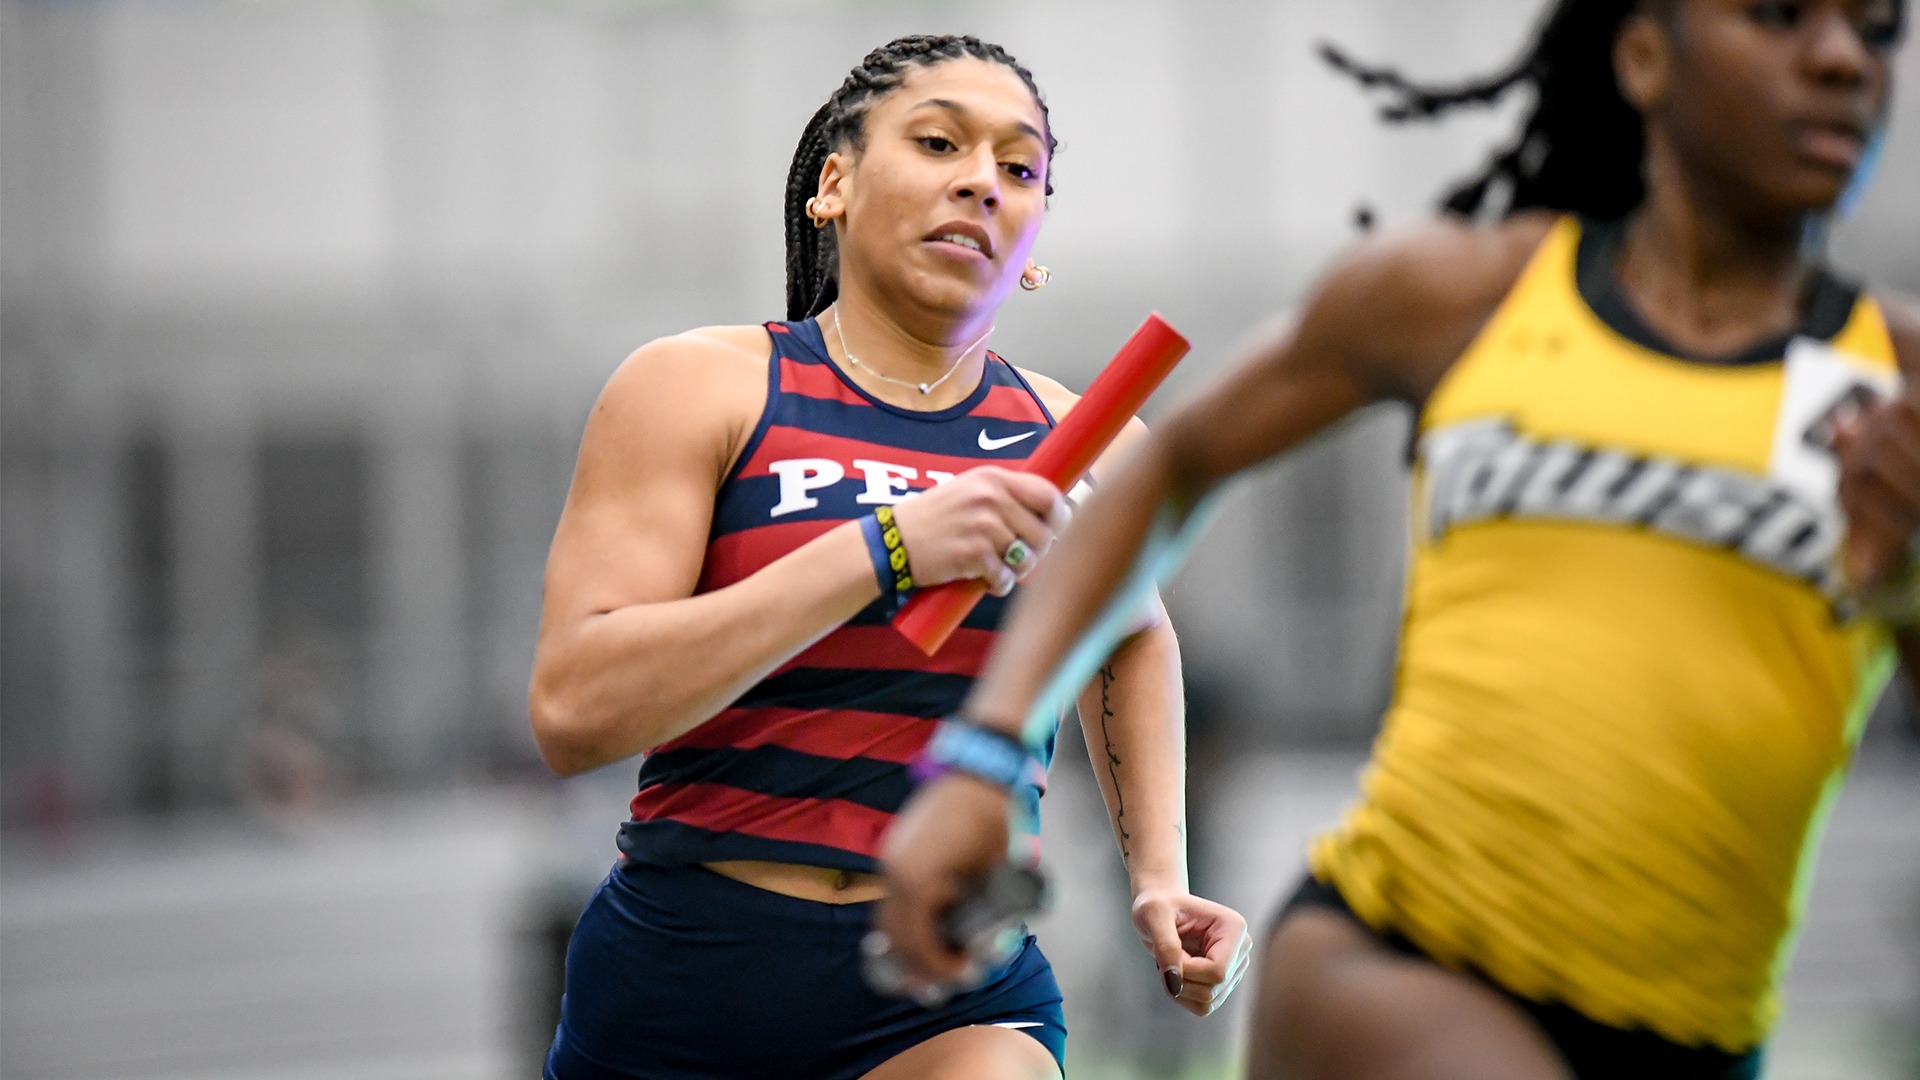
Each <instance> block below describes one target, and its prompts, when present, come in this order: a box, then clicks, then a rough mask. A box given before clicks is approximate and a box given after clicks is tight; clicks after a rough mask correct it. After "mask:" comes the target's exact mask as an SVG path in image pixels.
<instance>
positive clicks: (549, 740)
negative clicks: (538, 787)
mask: <svg viewBox="0 0 1920 1080" xmlns="http://www.w3.org/2000/svg"><path fill="white" fill-rule="evenodd" d="M527 718H528V720H529V721H530V722H531V723H532V725H533V742H534V745H535V746H536V747H537V748H538V749H539V751H540V758H541V760H543V761H545V762H546V763H547V767H548V768H549V769H552V770H553V771H554V772H555V773H558V774H559V775H561V776H578V775H579V774H581V773H584V772H590V771H592V770H594V769H597V768H599V767H600V766H602V765H607V764H610V763H612V762H614V761H618V760H619V759H620V758H622V757H624V756H626V755H624V754H621V753H619V752H617V751H615V750H613V749H611V748H610V745H609V744H610V742H611V738H610V736H611V734H612V733H611V732H610V730H609V728H608V725H607V724H606V723H605V722H604V720H603V719H602V718H601V717H599V716H597V715H596V712H595V710H594V709H592V708H591V707H590V705H589V704H588V703H587V702H586V701H585V700H583V695H581V694H579V693H577V692H571V691H570V690H569V689H568V688H567V687H565V686H562V685H557V683H556V680H553V679H543V678H541V676H540V673H539V672H537V671H536V672H535V674H534V679H533V683H532V685H531V687H529V689H528V692H527Z"/></svg>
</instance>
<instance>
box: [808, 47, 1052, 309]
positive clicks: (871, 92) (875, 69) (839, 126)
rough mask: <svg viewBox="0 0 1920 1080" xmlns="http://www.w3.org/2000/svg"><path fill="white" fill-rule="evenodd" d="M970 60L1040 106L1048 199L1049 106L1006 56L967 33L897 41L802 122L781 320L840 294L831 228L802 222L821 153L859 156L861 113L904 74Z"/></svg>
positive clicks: (869, 60) (816, 185) (862, 137)
mask: <svg viewBox="0 0 1920 1080" xmlns="http://www.w3.org/2000/svg"><path fill="white" fill-rule="evenodd" d="M963 56H970V57H973V58H974V59H976V60H985V61H987V62H988V63H993V64H1000V65H1003V66H1005V67H1006V68H1007V69H1008V70H1010V71H1012V72H1013V73H1014V74H1015V75H1018V76H1020V81H1021V82H1023V83H1025V84H1026V85H1027V89H1028V90H1031V91H1032V92H1033V100H1034V103H1035V104H1036V105H1038V106H1040V117H1041V126H1042V127H1043V128H1044V129H1045V130H1046V133H1047V160H1048V163H1049V164H1048V167H1047V180H1046V193H1047V194H1048V195H1051V194H1053V167H1052V164H1051V163H1052V160H1053V152H1054V150H1055V148H1056V145H1057V144H1056V143H1055V141H1054V138H1053V125H1052V123H1051V122H1050V119H1051V118H1050V117H1049V116H1048V115H1047V102H1046V99H1045V98H1044V97H1042V96H1041V95H1040V87H1039V86H1038V85H1036V84H1035V83H1034V81H1033V73H1032V72H1030V71H1028V70H1027V69H1026V68H1023V67H1021V66H1020V63H1019V61H1017V60H1015V59H1014V58H1013V57H1012V56H1011V55H1009V54H1008V52H1007V50H1005V49H1003V48H1001V47H1000V46H998V45H994V44H991V43H988V42H985V41H981V40H980V39H979V38H976V37H973V36H971V35H966V34H938V35H931V34H915V35H912V36H909V37H902V38H895V39H894V40H892V41H889V42H887V43H886V44H885V45H882V46H880V47H879V48H877V49H875V50H873V51H872V52H870V53H868V54H867V55H866V58H865V59H863V60H861V61H860V65H859V66H858V67H856V68H854V69H853V71H852V72H850V73H848V75H847V79H846V81H845V82H843V83H841V84H840V89H838V90H835V91H834V92H833V96H832V97H830V98H828V99H827V103H826V104H825V105H822V106H820V109H819V111H817V112H815V113H814V114H813V119H811V120H809V121H807V127H806V130H805V131H804V132H802V133H801V135H800V145H799V146H798V147H797V148H795V150H794V152H793V164H792V166H790V167H789V168H788V169H787V199H786V224H787V318H788V319H792V320H798V319H811V318H813V317H814V316H815V315H818V314H820V313H821V312H822V311H825V310H826V309H827V305H828V304H831V303H833V301H834V299H835V298H837V297H838V296H839V295H840V273H839V267H840V261H839V252H838V251H837V249H836V247H835V244H834V231H833V229H831V228H825V229H816V228H814V227H813V222H812V221H810V220H809V219H808V218H807V200H809V199H811V198H813V197H814V196H815V195H816V194H818V193H819V183H820V170H821V169H822V168H823V167H825V165H826V162H827V155H828V154H831V153H833V152H834V151H835V150H837V149H839V148H840V147H842V146H850V147H852V148H853V149H855V150H859V149H860V148H861V147H862V146H863V145H864V140H865V137H866V131H865V127H864V125H865V121H866V115H867V110H868V109H870V108H871V107H872V106H873V103H874V102H875V101H877V100H879V99H880V98H883V97H885V96H886V95H887V94H889V93H892V92H893V91H894V90H896V89H898V88H899V86H900V84H901V83H904V82H905V81H906V80H907V75H908V74H910V69H912V68H915V67H931V66H933V65H935V64H938V63H941V62H943V61H947V60H958V59H960V58H961V57H963Z"/></svg>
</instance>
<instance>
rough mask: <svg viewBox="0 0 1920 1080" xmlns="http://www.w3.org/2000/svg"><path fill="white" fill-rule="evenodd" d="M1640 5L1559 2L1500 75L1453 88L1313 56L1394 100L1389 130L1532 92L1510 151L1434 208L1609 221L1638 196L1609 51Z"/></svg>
mask: <svg viewBox="0 0 1920 1080" xmlns="http://www.w3.org/2000/svg"><path fill="white" fill-rule="evenodd" d="M1646 3H1647V0H1559V2H1558V3H1557V4H1555V5H1554V7H1553V10H1552V11H1551V12H1549V13H1548V15H1547V17H1546V19H1545V21H1544V22H1542V23H1541V26H1540V29H1539V31H1538V33H1537V34H1536V35H1535V36H1534V39H1533V42H1532V44H1531V45H1529V46H1528V48H1527V50H1526V52H1525V53H1523V54H1522V55H1521V57H1520V58H1519V60H1517V61H1515V62H1514V63H1513V64H1512V65H1511V66H1509V67H1507V68H1506V69H1505V70H1502V71H1499V72H1497V73H1495V74H1493V75H1490V76H1486V77H1483V78H1479V79H1473V80H1470V81H1467V82H1463V83H1460V84H1458V85H1454V86H1421V85H1418V84H1416V83H1413V82H1410V81H1408V80H1407V79H1406V78H1404V77H1402V76H1401V75H1400V74H1399V73H1398V72H1396V71H1394V70H1392V69H1390V68H1380V67H1369V66H1366V65H1363V64H1360V63H1357V62H1355V61H1354V60H1352V59H1351V58H1349V57H1348V56H1347V55H1346V54H1345V53H1343V52H1341V51H1340V50H1339V49H1338V48H1336V47H1334V46H1332V45H1329V44H1322V45H1321V46H1320V55H1321V57H1322V58H1323V59H1325V60H1326V61H1327V63H1329V64H1331V65H1333V66H1334V68H1336V69H1338V70H1339V71H1341V72H1343V73H1345V74H1347V75H1350V76H1352V77H1353V78H1354V79H1355V80H1356V81H1358V82H1359V83H1360V85H1361V86H1363V87H1366V88H1367V89H1369V90H1381V91H1385V92H1387V93H1389V94H1391V95H1392V100H1391V101H1390V102H1389V103H1388V104H1386V105H1384V106H1382V108H1381V110H1380V117H1381V119H1382V120H1385V121H1386V122H1387V123H1390V124H1400V123H1408V122H1412V121H1420V120H1434V119H1437V118H1439V117H1440V116H1441V115H1443V114H1445V113H1447V112H1450V111H1452V110H1454V109H1457V108H1462V107H1467V106H1482V107H1484V106H1490V105H1492V104H1494V103H1495V102H1498V101H1499V100H1500V99H1501V98H1502V97H1503V96H1505V95H1506V93H1507V92H1508V91H1510V90H1512V89H1513V88H1515V87H1517V86H1522V85H1525V86H1530V87H1532V88H1533V91H1534V102H1533V108H1532V110H1531V111H1529V112H1528V113H1527V116H1526V119H1525V120H1524V121H1523V122H1522V123H1521V125H1520V133H1519V134H1518V135H1517V136H1516V137H1515V138H1514V139H1513V141H1512V142H1511V143H1509V144H1508V145H1506V146H1505V147H1503V148H1501V149H1500V150H1497V151H1495V153H1494V155H1493V159H1492V160H1491V161H1489V162H1488V163H1487V165H1486V167H1485V168H1484V169H1482V170H1481V171H1480V172H1479V173H1478V174H1476V175H1474V176H1472V177H1470V178H1469V179H1467V180H1466V181H1464V182H1462V183H1460V184H1459V185H1457V186H1455V187H1454V188H1453V189H1452V190H1450V191H1448V192H1447V195H1446V198H1445V199H1444V200H1443V201H1442V203H1441V207H1442V209H1444V210H1446V211H1448V212H1450V213H1454V214H1459V215H1461V216H1463V217H1476V216H1478V215H1479V214H1480V213H1481V211H1482V210H1483V209H1486V208H1488V206H1489V205H1490V203H1491V202H1492V201H1493V197H1494V195H1495V192H1496V191H1498V192H1499V195H1500V197H1501V200H1502V201H1501V204H1500V207H1499V209H1500V213H1502V214H1512V213H1515V212H1518V211H1521V210H1527V209H1535V208H1543V209H1551V210H1559V211H1565V212H1571V213H1578V214H1584V215H1587V216H1590V217H1595V218H1612V217H1618V216H1620V215H1622V214H1625V213H1626V212H1627V211H1629V210H1632V209H1633V208H1634V207H1635V206H1638V205H1639V204H1640V200H1641V198H1642V196H1643V195H1644V194H1645V184H1644V182H1643V180H1642V177H1641V171H1640V164H1641V162H1640V159H1641V157H1642V155H1643V153H1644V152H1645V146H1644V143H1645V136H1644V134H1643V132H1642V129H1641V121H1640V115H1639V114H1638V113H1636V112H1635V111H1634V110H1633V107H1632V106H1631V105H1629V104H1627V101H1626V99H1625V98H1623V97H1621V96H1620V89H1619V87H1618V85H1617V84H1616V83H1615V81H1614V74H1613V43H1614V39H1615V38H1617V37H1618V36H1619V34H1620V29H1621V27H1622V26H1623V25H1624V24H1625V23H1626V21H1627V17H1628V16H1630V15H1632V14H1633V13H1634V12H1636V11H1638V10H1641V9H1642V7H1643V5H1644V4H1646Z"/></svg>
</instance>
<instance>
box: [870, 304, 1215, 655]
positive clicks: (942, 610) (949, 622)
mask: <svg viewBox="0 0 1920 1080" xmlns="http://www.w3.org/2000/svg"><path fill="white" fill-rule="evenodd" d="M1188 348H1189V346H1188V344H1187V339H1186V338H1183V337H1181V336H1180V334H1179V332H1178V331H1176V330H1174V328H1173V327H1171V326H1168V325H1167V323H1166V320H1164V319H1162V318H1161V317H1160V315H1159V313H1158V312H1155V313H1153V314H1150V315H1148V316H1147V321H1146V322H1143V323H1141V324H1140V329H1138V330H1135V331H1134V332H1133V336H1132V337H1130V338H1128V339H1127V343H1126V344H1125V345H1122V346H1120V351H1119V352H1118V353H1116V354H1114V357H1113V359H1112V360H1111V361H1109V362H1108V363H1107V366H1106V369H1105V370H1103V371H1101V372H1100V374H1099V375H1098V376H1097V377H1095V378H1094V380H1093V384H1092V385H1090V386H1088V387H1087V392H1086V393H1085V394H1084V395H1082V396H1081V398H1080V402H1079V404H1077V405H1075V406H1074V407H1073V409H1072V411H1070V412H1068V413H1067V415H1066V418H1065V419H1063V420H1061V421H1060V424H1059V426H1057V427H1055V428H1054V429H1053V430H1052V431H1051V432H1049V433H1048V434H1047V437H1046V438H1044V439H1042V440H1041V441H1040V445H1039V446H1037V447H1035V448H1034V450H1033V456H1032V457H1030V458H1028V459H1027V460H1026V461H1025V462H1024V463H1023V464H1021V465H1020V466H1019V471H1021V472H1027V473H1032V474H1034V475H1035V476H1044V477H1046V478H1047V479H1048V480H1049V481H1051V482H1052V483H1053V486H1054V487H1057V488H1059V489H1060V490H1061V491H1068V490H1070V489H1071V488H1072V487H1073V485H1075V484H1077V483H1079V482H1080V477H1081V476H1083V475H1085V474H1086V471H1087V469H1088V468H1089V467H1090V466H1091V465H1092V464H1093V463H1094V460H1095V459H1097V458H1098V457H1099V456H1100V455H1101V454H1102V453H1103V452H1104V451H1105V450H1106V449H1107V447H1108V446H1109V445H1110V444H1112V442H1113V440H1114V437H1115V436H1117V435H1119V434H1120V430H1121V429H1122V428H1124V427H1126V426H1127V421H1128V420H1131V419H1132V418H1133V414H1134V413H1136V412H1138V411H1140V406H1141V405H1143V404H1145V403H1146V400H1147V398H1148V397H1149V396H1151V395H1152V394H1153V392H1154V390H1155V389H1157V388H1158V387H1159V386H1160V383H1161V382H1162V381H1164V380H1165V379H1166V377H1167V373H1168V372H1170V371H1172V370H1173V367H1174V365H1175V364H1178V363H1179V362H1180V360H1181V358H1182V357H1184V356H1186V355H1187V349H1188ZM986 594H987V584H986V582H984V581H981V580H980V579H978V578H969V579H967V580H965V581H949V582H947V583H945V584H943V585H935V586H933V587H932V588H930V589H925V590H922V591H921V592H918V593H916V594H914V596H913V598H912V599H910V600H908V601H907V603H906V605H905V606H903V607H902V608H901V609H900V611H899V612H898V613H897V614H895V615H894V617H893V626H894V629H896V630H898V631H900V633H901V634H902V635H904V636H905V637H906V639H907V640H908V641H911V642H913V643H914V644H915V645H917V646H919V647H920V651H921V652H923V653H926V654H927V655H928V656H932V655H933V654H934V653H936V652H939V651H940V646H942V645H945V644H946V643H947V638H949V637H951V636H952V635H953V632H954V630H955V629H956V628H958V627H959V625H960V623H961V622H962V621H963V620H965V619H966V617H967V613H968V612H970V611H972V610H973V605H975V604H977V603H979V602H980V598H981V597H983V596H985V595H986Z"/></svg>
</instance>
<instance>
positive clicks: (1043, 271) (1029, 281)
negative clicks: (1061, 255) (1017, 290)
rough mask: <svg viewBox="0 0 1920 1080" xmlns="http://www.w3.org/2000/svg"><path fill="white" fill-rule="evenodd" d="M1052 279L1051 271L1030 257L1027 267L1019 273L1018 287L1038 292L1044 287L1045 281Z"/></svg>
mask: <svg viewBox="0 0 1920 1080" xmlns="http://www.w3.org/2000/svg"><path fill="white" fill-rule="evenodd" d="M1052 280H1053V271H1051V270H1049V269H1047V268H1046V267H1044V266H1040V265H1037V264H1036V263H1035V262H1034V261H1033V260H1032V259H1028V260H1027V268H1026V270H1025V271H1024V272H1022V273H1021V275H1020V287H1021V288H1023V289H1025V290H1027V291H1028V292H1038V291H1040V290H1041V289H1044V288H1046V287H1047V282H1049V281H1052Z"/></svg>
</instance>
